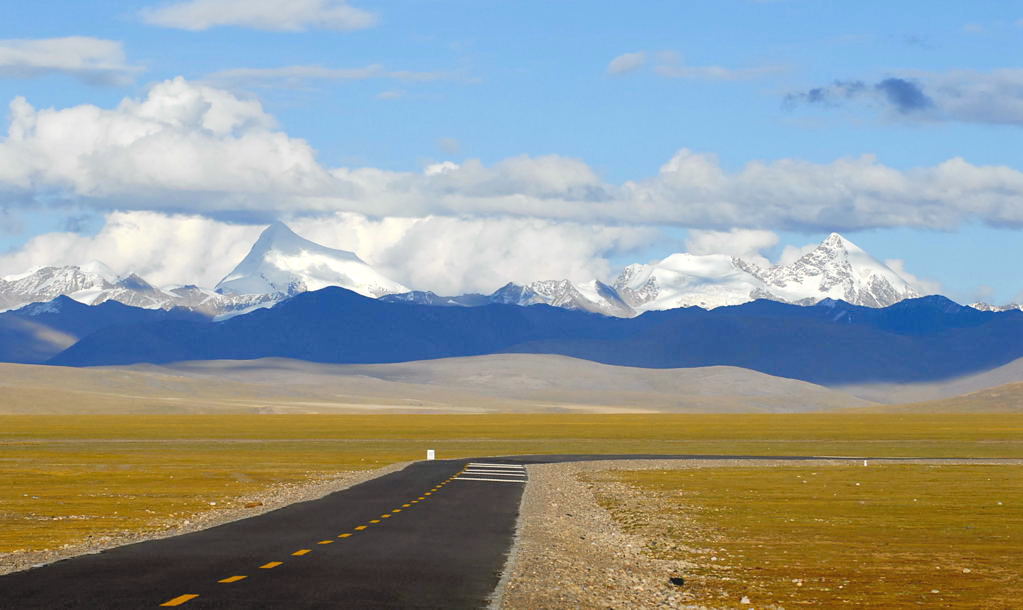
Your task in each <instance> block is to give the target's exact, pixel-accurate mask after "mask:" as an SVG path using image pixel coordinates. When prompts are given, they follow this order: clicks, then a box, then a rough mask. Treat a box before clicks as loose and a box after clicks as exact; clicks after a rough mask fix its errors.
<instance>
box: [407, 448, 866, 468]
mask: <svg viewBox="0 0 1023 610" xmlns="http://www.w3.org/2000/svg"><path fill="white" fill-rule="evenodd" d="M426 459H428V460H435V459H437V452H435V451H434V450H433V449H427V450H426ZM863 465H864V466H866V465H867V464H866V463H864V464H863Z"/></svg>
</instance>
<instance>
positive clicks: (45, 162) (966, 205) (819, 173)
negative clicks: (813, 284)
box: [0, 78, 1023, 231]
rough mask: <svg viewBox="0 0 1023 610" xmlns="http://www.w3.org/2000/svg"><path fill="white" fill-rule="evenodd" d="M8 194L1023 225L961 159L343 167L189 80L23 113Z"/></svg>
mask: <svg viewBox="0 0 1023 610" xmlns="http://www.w3.org/2000/svg"><path fill="white" fill-rule="evenodd" d="M10 108H11V119H10V125H9V128H8V135H7V137H6V138H4V139H2V140H0V192H3V193H4V194H5V196H6V198H7V199H8V200H9V201H10V200H14V201H19V200H20V201H22V202H25V205H33V204H38V203H39V202H42V201H45V202H46V203H47V204H49V205H53V204H59V203H60V202H61V201H67V202H73V203H74V204H76V205H80V206H85V207H91V208H94V209H97V210H103V211H107V210H155V211H164V212H174V213H179V212H187V213H194V214H205V215H212V216H215V217H216V216H217V215H229V214H238V213H248V214H253V215H258V214H263V215H264V216H266V217H269V216H280V215H316V214H334V213H338V212H354V213H358V214H363V215H367V216H372V217H393V216H400V217H406V218H407V217H427V216H451V217H456V218H464V217H471V218H497V217H516V218H537V219H544V220H547V221H569V222H575V223H581V224H597V225H623V224H627V225H652V224H658V225H671V226H679V227H691V228H697V229H712V230H722V229H729V228H736V227H737V228H747V229H772V230H802V231H832V230H838V231H855V230H861V229H867V228H875V227H893V226H902V227H907V226H908V227H919V228H935V229H950V228H954V227H956V226H958V225H960V224H962V223H965V222H978V221H979V222H983V223H987V224H990V225H993V226H1009V227H1019V226H1023V172H1020V171H1017V170H1015V169H1012V168H1009V167H1004V166H979V165H974V164H971V163H970V162H968V161H967V160H965V159H962V158H952V159H949V160H947V161H944V162H942V163H939V164H937V165H933V166H928V167H917V168H911V169H905V170H902V169H896V168H892V167H888V166H886V165H884V164H883V163H881V162H880V161H879V160H878V159H877V158H875V157H873V156H870V155H863V156H858V157H850V158H841V159H837V160H835V161H833V162H831V163H812V162H808V161H801V160H798V159H779V160H774V161H751V162H749V163H747V164H746V165H745V166H743V167H741V168H740V169H738V170H735V171H730V170H729V169H726V168H724V167H722V165H721V164H720V162H719V161H718V160H717V158H716V157H715V156H714V155H713V154H708V153H700V152H695V151H691V150H687V149H682V150H679V151H678V152H677V153H676V154H675V155H674V156H673V157H672V158H671V159H669V160H668V161H667V162H666V163H665V164H663V165H662V166H661V167H660V169H659V170H658V171H657V173H656V174H654V175H653V176H650V177H647V178H644V179H639V180H630V181H626V182H624V183H621V184H612V183H609V182H607V181H605V180H603V179H602V178H601V177H600V175H599V173H598V172H597V171H596V170H595V169H593V168H592V167H590V166H589V165H587V164H586V163H585V162H584V161H582V160H580V159H574V158H568V157H563V156H558V155H546V156H528V155H523V156H519V157H512V158H508V159H504V160H502V161H498V162H495V163H492V164H490V165H486V164H484V163H482V162H481V161H478V160H474V159H469V160H464V161H461V162H458V163H454V162H448V163H447V164H445V165H444V166H443V167H444V170H443V171H424V172H401V171H389V170H383V169H377V168H366V167H363V168H349V167H337V168H331V167H327V166H325V165H323V164H322V163H320V162H319V161H318V159H317V155H316V151H315V150H314V149H313V148H312V147H311V146H310V145H309V143H307V142H306V141H305V140H302V139H300V138H295V137H292V136H289V135H288V134H287V133H285V132H284V131H282V130H281V129H279V127H278V126H277V123H276V121H275V119H274V117H273V116H271V115H270V114H269V113H267V112H266V111H265V110H264V108H263V107H262V105H261V104H260V103H259V102H258V101H257V100H254V99H247V98H243V97H241V96H239V95H237V94H235V93H231V92H228V91H225V90H222V89H219V88H216V87H213V86H210V85H204V84H198V83H193V82H190V81H187V80H185V79H183V78H176V79H173V80H169V81H165V82H161V83H157V84H156V85H154V86H153V87H152V88H151V89H150V90H149V92H148V94H147V95H146V97H144V98H142V99H133V98H126V99H124V100H123V101H122V102H121V103H120V104H118V105H117V106H116V107H114V108H112V109H104V108H100V107H97V106H93V105H80V106H73V107H70V108H63V109H38V108H35V107H34V106H32V105H31V104H30V103H29V101H27V100H25V99H23V98H16V99H15V100H14V101H13V102H12V103H11V106H10Z"/></svg>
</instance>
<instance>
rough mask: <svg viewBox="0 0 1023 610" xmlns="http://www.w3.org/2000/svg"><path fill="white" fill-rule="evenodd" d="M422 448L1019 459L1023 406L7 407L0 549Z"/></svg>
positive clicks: (157, 525)
mask: <svg viewBox="0 0 1023 610" xmlns="http://www.w3.org/2000/svg"><path fill="white" fill-rule="evenodd" d="M427 448H431V449H436V450H437V452H438V456H439V457H441V458H445V457H471V456H488V455H490V456H493V455H511V454H530V453H534V454H535V453H660V454H747V455H869V456H919V457H992V458H996V457H1006V458H1020V457H1023V415H969V416H962V415H912V414H911V415H876V414H870V415H865V414H856V415H839V414H822V415H817V414H800V415H539V414H538V415H78V416H67V415H60V416H56V415H52V416H41V415H40V416H29V415H24V416H22V415H10V416H0V481H2V482H3V485H0V553H2V552H10V551H14V550H41V549H48V548H55V547H58V546H61V545H63V544H68V543H75V542H80V541H82V540H84V539H86V538H87V537H89V536H94V537H101V536H105V535H109V534H111V533H114V532H125V531H148V530H157V529H161V528H164V527H166V526H167V525H168V524H170V523H173V522H175V521H180V520H182V519H186V518H189V517H190V516H191V515H194V514H196V513H200V512H204V511H211V510H222V509H224V508H231V507H237V506H238V505H239V503H240V502H241V500H240V498H242V497H244V496H246V495H247V494H252V493H255V492H259V491H261V490H265V489H267V488H268V487H269V486H271V485H275V484H287V483H302V482H305V481H309V480H313V479H317V478H320V477H328V476H331V475H334V474H336V473H338V472H343V471H352V470H365V469H370V468H376V467H379V466H383V465H386V464H391V463H394V462H400V461H405V460H415V459H421V458H422V456H423V455H424V450H425V449H427ZM211 502H215V503H216V504H215V505H211V504H210V503H211Z"/></svg>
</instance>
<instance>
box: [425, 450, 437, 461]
mask: <svg viewBox="0 0 1023 610" xmlns="http://www.w3.org/2000/svg"><path fill="white" fill-rule="evenodd" d="M426 459H428V460H434V459H437V453H436V452H435V451H434V450H433V449H427V450H426Z"/></svg>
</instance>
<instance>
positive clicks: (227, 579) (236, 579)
mask: <svg viewBox="0 0 1023 610" xmlns="http://www.w3.org/2000/svg"><path fill="white" fill-rule="evenodd" d="M246 578H247V577H245V576H229V577H227V578H225V579H223V580H218V581H217V582H222V583H225V584H226V583H231V582H238V581H239V580H245V579H246Z"/></svg>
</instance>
